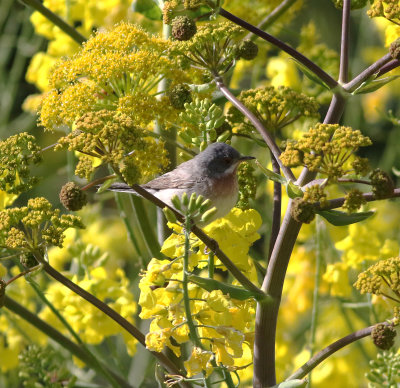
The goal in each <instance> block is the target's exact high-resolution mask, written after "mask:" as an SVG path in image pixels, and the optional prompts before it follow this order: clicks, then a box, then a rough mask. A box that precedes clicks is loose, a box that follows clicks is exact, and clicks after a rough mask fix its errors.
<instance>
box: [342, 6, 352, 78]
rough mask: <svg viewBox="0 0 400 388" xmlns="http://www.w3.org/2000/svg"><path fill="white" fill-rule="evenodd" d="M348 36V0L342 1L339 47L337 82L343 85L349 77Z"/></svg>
mask: <svg viewBox="0 0 400 388" xmlns="http://www.w3.org/2000/svg"><path fill="white" fill-rule="evenodd" d="M349 36H350V0H344V1H343V12H342V38H341V45H340V68H339V82H340V83H342V84H343V83H345V82H347V81H348V76H349Z"/></svg>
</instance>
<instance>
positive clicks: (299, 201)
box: [290, 197, 315, 224]
mask: <svg viewBox="0 0 400 388" xmlns="http://www.w3.org/2000/svg"><path fill="white" fill-rule="evenodd" d="M290 215H291V216H292V217H293V218H294V219H295V220H296V221H297V222H302V223H304V224H309V223H310V222H311V221H312V220H313V219H314V217H315V208H314V206H313V204H312V203H310V202H307V201H304V199H303V198H299V197H297V198H295V199H294V200H293V204H292V207H291V209H290Z"/></svg>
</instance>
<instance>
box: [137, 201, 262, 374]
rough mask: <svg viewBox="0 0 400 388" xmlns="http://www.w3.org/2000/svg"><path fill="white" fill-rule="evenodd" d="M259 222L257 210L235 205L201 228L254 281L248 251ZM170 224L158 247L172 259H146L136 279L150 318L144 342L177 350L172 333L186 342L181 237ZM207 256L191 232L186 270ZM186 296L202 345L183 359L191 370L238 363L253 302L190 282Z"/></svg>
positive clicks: (219, 265) (248, 333) (201, 266)
mask: <svg viewBox="0 0 400 388" xmlns="http://www.w3.org/2000/svg"><path fill="white" fill-rule="evenodd" d="M260 225H261V218H260V216H259V214H258V213H257V212H256V211H255V210H252V209H250V210H246V211H242V210H240V209H237V208H234V209H233V210H232V211H231V213H230V214H228V215H227V216H226V217H225V218H222V219H219V220H216V221H214V222H213V223H211V224H209V225H208V226H207V227H205V231H206V232H207V234H208V235H209V236H210V237H212V238H214V239H215V240H216V241H217V242H218V244H219V246H220V247H221V249H222V250H223V251H224V252H225V253H226V254H227V255H228V256H229V257H230V258H231V260H232V261H233V262H234V263H235V264H236V266H237V267H238V268H239V269H240V270H241V271H243V273H244V274H245V275H246V276H248V277H249V278H250V279H251V280H253V281H255V282H256V281H257V280H256V274H255V269H254V266H253V264H252V261H251V259H250V258H249V256H248V250H249V247H250V245H251V244H252V243H253V242H254V241H255V240H257V239H258V238H259V235H258V234H257V233H256V230H257V229H258V228H259V227H260ZM171 226H172V227H173V228H174V233H173V234H172V235H171V236H170V237H169V238H168V239H167V240H166V241H165V243H164V245H163V247H162V253H164V254H165V255H166V256H168V257H169V258H170V259H171V260H157V259H152V261H151V262H150V263H149V265H148V268H147V271H146V272H145V273H144V276H143V278H142V280H141V282H140V284H139V288H140V290H141V294H140V299H139V304H140V305H141V307H142V311H141V314H140V317H141V318H143V319H147V318H151V319H153V320H152V323H151V325H150V332H149V334H148V335H147V336H146V344H147V347H148V348H149V349H151V350H157V351H161V350H162V349H163V348H164V347H165V346H168V347H169V348H171V349H172V350H173V351H174V352H175V353H176V354H177V355H180V349H179V347H177V346H174V345H173V344H172V342H171V338H173V339H174V341H175V342H176V343H178V344H182V343H185V342H187V341H189V328H188V326H187V320H186V317H185V310H184V306H183V300H182V299H183V295H182V277H183V273H182V270H183V262H182V255H183V253H184V236H183V235H182V234H181V232H182V228H181V227H179V226H178V225H171ZM208 259H209V257H208V253H207V252H206V247H205V245H204V244H203V243H202V242H201V241H199V240H198V239H197V238H196V237H195V236H194V235H191V236H190V256H189V271H193V270H194V269H196V268H197V269H204V268H206V267H207V263H208ZM215 267H216V268H220V269H222V270H224V269H225V267H224V266H223V265H222V263H221V262H220V261H219V260H218V259H216V260H215ZM189 280H190V276H189ZM189 297H190V309H191V313H192V318H193V320H194V322H195V325H196V327H197V331H198V334H199V338H200V341H201V346H202V348H199V347H198V346H197V347H194V348H193V349H192V354H191V356H190V358H189V360H187V361H186V362H185V367H186V369H187V372H188V373H189V375H194V374H197V373H198V372H200V371H201V370H203V371H205V372H206V373H207V374H209V373H211V371H212V367H211V365H212V363H211V362H212V361H213V360H214V361H215V362H216V363H217V364H222V365H224V366H227V367H232V368H237V367H238V366H239V365H242V364H241V363H240V361H241V358H242V357H243V354H244V353H243V352H244V350H243V347H244V346H248V347H250V348H252V332H253V330H254V328H253V327H252V322H253V321H254V309H255V301H253V300H236V299H233V298H231V297H230V295H229V294H223V292H222V291H221V290H214V291H210V292H209V291H206V290H204V289H203V288H201V287H199V286H197V285H196V284H194V283H189Z"/></svg>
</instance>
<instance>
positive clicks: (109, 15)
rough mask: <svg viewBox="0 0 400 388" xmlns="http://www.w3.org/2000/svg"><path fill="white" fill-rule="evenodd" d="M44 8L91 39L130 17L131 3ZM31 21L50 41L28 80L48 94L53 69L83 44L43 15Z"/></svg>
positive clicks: (54, 0) (79, 0) (51, 0)
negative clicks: (94, 34) (93, 35)
mask: <svg viewBox="0 0 400 388" xmlns="http://www.w3.org/2000/svg"><path fill="white" fill-rule="evenodd" d="M43 5H44V6H45V7H47V8H49V9H50V10H51V11H52V12H54V13H55V14H57V15H58V16H60V17H61V18H62V19H64V20H65V21H66V22H67V23H69V24H70V25H72V26H74V27H75V28H76V29H77V31H79V32H80V33H81V34H82V35H83V36H85V37H89V36H90V35H91V34H92V32H93V30H94V29H95V28H98V27H100V26H101V27H107V26H108V27H109V26H112V25H114V24H115V23H118V22H120V21H121V20H126V19H127V18H128V16H129V12H128V11H129V7H130V5H131V2H130V1H129V0H104V1H101V2H96V1H94V0H88V1H86V0H76V1H73V2H69V3H66V2H65V1H62V0H45V1H43ZM31 22H32V24H33V26H34V28H35V32H36V33H37V34H38V35H42V36H44V37H45V38H46V39H48V40H49V44H48V47H47V51H46V52H42V51H41V52H38V53H36V54H35V55H34V57H33V58H32V61H31V63H30V65H29V68H28V71H27V74H26V78H27V80H28V81H29V82H31V83H34V84H35V85H36V86H37V87H38V88H39V90H41V91H48V90H49V89H50V86H49V82H48V80H49V75H50V74H51V71H52V68H53V66H54V65H55V64H56V63H57V62H58V60H59V59H60V58H62V57H63V56H67V55H68V56H69V55H72V54H74V53H75V52H76V51H77V50H78V49H79V45H78V44H77V43H76V42H75V41H74V40H73V39H72V38H71V37H69V36H68V35H67V34H65V33H64V32H63V31H62V30H60V28H59V27H57V26H56V25H54V24H53V23H52V22H51V21H50V20H49V19H47V18H46V17H45V16H43V15H42V14H41V13H39V12H33V13H32V16H31Z"/></svg>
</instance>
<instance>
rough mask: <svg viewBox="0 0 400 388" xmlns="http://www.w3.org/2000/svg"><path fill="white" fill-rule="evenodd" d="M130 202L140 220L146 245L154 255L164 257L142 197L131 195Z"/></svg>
mask: <svg viewBox="0 0 400 388" xmlns="http://www.w3.org/2000/svg"><path fill="white" fill-rule="evenodd" d="M129 202H130V204H131V206H132V211H133V212H134V216H135V217H136V219H137V220H138V225H139V230H140V233H141V234H142V237H143V240H144V242H145V244H146V247H147V249H148V251H149V253H150V255H152V256H153V257H156V258H158V259H161V258H162V255H161V253H160V249H161V247H160V244H159V242H158V239H157V236H156V235H155V233H154V228H152V226H151V224H150V221H149V218H148V215H147V213H146V210H145V208H144V206H143V203H142V199H141V198H138V197H136V196H134V195H129Z"/></svg>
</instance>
